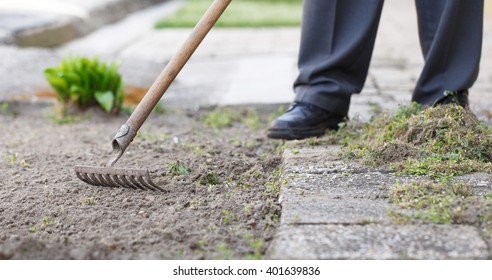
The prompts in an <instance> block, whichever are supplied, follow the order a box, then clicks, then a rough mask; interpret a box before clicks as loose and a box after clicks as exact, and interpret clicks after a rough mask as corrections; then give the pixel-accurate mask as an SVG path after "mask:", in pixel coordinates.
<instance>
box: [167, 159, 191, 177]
mask: <svg viewBox="0 0 492 280" xmlns="http://www.w3.org/2000/svg"><path fill="white" fill-rule="evenodd" d="M166 169H167V174H168V175H170V176H187V175H189V174H190V170H189V168H188V167H187V166H186V165H184V164H183V163H181V162H180V161H179V160H176V161H174V162H171V163H169V164H168V165H167V166H166Z"/></svg>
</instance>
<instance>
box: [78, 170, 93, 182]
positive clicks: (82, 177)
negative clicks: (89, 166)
mask: <svg viewBox="0 0 492 280" xmlns="http://www.w3.org/2000/svg"><path fill="white" fill-rule="evenodd" d="M75 174H76V175H77V177H78V178H79V179H80V180H82V181H84V182H86V183H88V184H90V183H89V181H87V179H86V177H85V175H86V174H85V173H82V172H75Z"/></svg>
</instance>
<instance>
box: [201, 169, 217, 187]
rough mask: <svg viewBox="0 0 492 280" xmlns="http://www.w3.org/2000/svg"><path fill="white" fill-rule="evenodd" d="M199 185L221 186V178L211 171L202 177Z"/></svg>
mask: <svg viewBox="0 0 492 280" xmlns="http://www.w3.org/2000/svg"><path fill="white" fill-rule="evenodd" d="M198 183H199V184H200V185H202V186H210V185H212V186H214V185H217V184H219V176H217V174H216V173H215V172H212V171H210V172H207V173H205V174H203V175H202V176H200V178H199V179H198Z"/></svg>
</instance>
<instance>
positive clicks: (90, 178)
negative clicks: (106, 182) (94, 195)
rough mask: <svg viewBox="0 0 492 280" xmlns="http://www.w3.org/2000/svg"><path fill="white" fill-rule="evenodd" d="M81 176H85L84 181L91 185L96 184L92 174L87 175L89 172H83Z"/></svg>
mask: <svg viewBox="0 0 492 280" xmlns="http://www.w3.org/2000/svg"><path fill="white" fill-rule="evenodd" d="M82 176H83V177H84V178H85V180H84V181H85V182H87V183H89V184H91V185H93V186H98V183H97V181H95V180H94V179H93V178H92V176H90V175H89V173H83V174H82Z"/></svg>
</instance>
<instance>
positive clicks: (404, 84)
mask: <svg viewBox="0 0 492 280" xmlns="http://www.w3.org/2000/svg"><path fill="white" fill-rule="evenodd" d="M22 1H28V0H16V1H10V0H2V3H0V61H2V67H0V77H2V79H1V80H0V101H2V100H11V99H13V98H14V99H15V98H19V96H25V95H29V96H28V97H29V98H28V99H29V100H33V101H36V99H35V98H33V96H32V93H33V92H35V91H37V90H40V89H43V88H47V87H48V85H47V84H46V81H45V80H44V77H43V75H42V70H43V69H44V68H46V67H48V66H51V65H55V64H57V63H58V61H59V59H60V58H61V57H63V56H66V55H68V54H74V55H78V54H83V55H89V56H92V55H97V56H100V57H102V58H104V59H111V60H119V61H121V62H122V65H121V71H122V74H123V76H124V79H125V81H126V82H127V84H131V85H135V86H141V87H148V86H150V85H151V84H152V82H153V80H154V79H155V77H156V76H157V75H158V74H159V73H160V71H161V70H162V68H163V67H164V66H165V64H166V63H167V61H169V59H170V58H171V56H172V55H173V54H174V53H175V52H176V50H177V49H178V48H179V46H180V44H181V43H182V42H183V40H184V39H185V38H186V37H187V36H188V34H189V32H190V30H189V29H166V30H154V29H153V28H152V24H153V23H154V22H155V21H156V20H157V19H159V18H160V17H162V16H164V15H166V14H169V13H171V12H173V11H174V10H175V9H177V8H178V7H179V6H180V5H181V4H182V1H165V2H163V3H161V4H159V5H157V6H153V7H152V8H149V9H144V10H140V11H139V12H136V13H132V14H130V15H129V16H128V17H126V18H125V19H124V20H122V21H119V22H116V23H114V24H109V25H108V23H110V22H113V21H115V20H116V19H120V18H122V17H123V15H126V14H125V13H119V14H118V13H117V12H116V11H117V10H119V9H120V8H121V9H122V10H125V9H124V7H125V6H124V5H126V4H125V3H126V2H129V1H127V0H105V1H82V0H81V1H75V0H71V1H62V2H64V3H70V5H76V4H77V5H78V6H77V7H79V8H81V7H82V8H84V9H85V11H86V12H85V14H84V15H86V16H92V17H95V16H96V15H99V14H101V13H102V12H99V13H98V12H96V11H107V10H104V9H103V8H104V7H106V6H108V7H113V8H111V13H113V12H114V13H115V15H114V17H111V18H109V19H104V20H103V19H102V18H101V19H100V20H99V21H98V20H96V21H94V22H92V21H90V20H87V18H86V17H84V16H82V15H81V14H80V13H75V12H73V13H71V14H68V15H67V14H63V15H59V14H56V13H53V11H51V12H50V11H49V12H46V13H38V14H37V17H35V18H33V21H36V20H37V23H38V24H39V23H40V22H41V23H43V24H44V22H47V26H50V24H49V22H50V20H52V19H53V17H54V15H53V14H55V15H56V18H57V19H58V20H59V21H58V22H60V21H61V22H64V21H65V20H66V21H67V22H75V23H77V24H76V26H77V28H78V29H77V30H78V31H77V32H75V31H74V32H73V33H74V35H71V36H67V37H66V38H65V37H63V36H60V37H62V38H61V39H63V40H62V41H65V40H71V41H70V42H69V43H67V44H64V45H61V46H58V47H57V48H54V49H41V48H19V47H18V46H15V45H5V44H4V45H2V44H1V43H2V42H4V43H5V42H7V43H17V44H18V45H24V43H23V42H28V41H29V40H27V39H22V38H23V37H22V36H23V35H22V34H30V33H33V34H36V33H35V32H37V31H36V30H37V29H36V28H29V24H31V21H24V20H22V19H23V17H25V15H26V14H27V13H28V12H27V11H23V12H19V13H17V12H16V13H13V12H12V10H6V9H4V8H5V6H6V5H13V4H12V3H14V2H17V3H23V2H22ZM36 1H37V0H31V2H36ZM31 2H30V3H31ZM49 2H50V3H51V2H53V3H55V2H57V1H55V0H52V1H51V0H50V1H49ZM101 2H103V3H104V5H103V4H101ZM133 2H139V3H140V2H142V3H144V2H145V3H151V2H152V3H154V2H160V1H157V0H154V1H152V0H148V1H132V3H133ZM26 3H27V2H26ZM57 3H58V4H59V1H58V2H57ZM80 3H84V5H82V6H80ZM97 3H99V4H97ZM127 4H128V3H127ZM66 5H68V4H66ZM111 5H118V7H119V8H118V9H116V8H115V6H111ZM413 5H414V4H413V1H410V0H407V1H387V3H386V4H385V7H384V11H383V17H382V19H381V25H380V30H379V34H378V39H377V42H376V48H375V52H374V55H373V61H372V64H371V68H370V72H369V77H368V80H367V82H366V86H365V88H364V90H363V92H362V93H361V94H360V95H355V96H354V97H353V100H352V106H351V109H350V117H351V118H356V117H358V118H360V119H362V120H368V119H369V117H370V115H371V114H372V111H373V110H374V108H375V107H379V108H381V109H384V110H393V109H395V108H396V107H397V105H398V104H401V103H407V102H408V101H409V100H410V93H411V92H412V89H413V85H414V83H415V81H416V79H417V77H418V75H419V72H420V69H421V67H422V65H423V59H422V56H421V54H420V47H419V45H418V36H417V27H416V15H415V9H414V6H413ZM488 5H489V6H488V7H490V3H488ZM142 7H143V6H140V7H134V8H128V9H126V13H128V12H130V11H134V10H137V9H140V8H142ZM69 10H70V9H69ZM6 11H7V12H6ZM104 14H106V13H104ZM5 15H7V16H5ZM9 17H10V18H9ZM38 17H39V18H38ZM60 19H61V20H60ZM19 22H21V23H22V24H20V23H19ZM6 23H7V24H6ZM35 23H36V22H34V23H32V24H34V25H35ZM89 23H94V24H96V23H97V24H98V25H97V26H96V25H90V24H89ZM43 24H41V26H44V25H43ZM103 25H104V27H102V28H99V29H98V30H97V31H95V32H92V33H90V34H88V35H87V36H85V37H81V38H79V39H76V40H73V39H74V38H78V37H80V36H81V35H82V34H87V32H88V31H89V30H94V29H96V28H97V27H99V26H103ZM26 26H27V27H26ZM67 26H71V25H70V24H67ZM66 28H68V29H67V30H70V28H72V29H75V28H74V27H66ZM22 30H26V31H22ZM54 30H55V31H56V30H58V31H57V34H59V33H58V32H59V29H54ZM80 30H82V31H80ZM484 35H485V36H484V47H483V59H482V65H481V73H480V76H479V78H478V80H477V83H476V85H475V87H474V88H473V89H472V91H471V92H472V94H471V98H470V99H471V104H472V105H471V106H472V110H473V111H474V112H475V113H476V114H477V115H478V116H479V117H480V119H482V120H483V121H486V122H488V123H492V120H491V118H492V114H491V109H490V108H492V98H491V97H492V70H490V69H492V65H491V64H492V17H491V15H490V14H488V16H487V17H486V21H485V31H484ZM33 36H34V35H33ZM299 36H300V33H299V29H298V28H274V29H269V28H265V29H214V30H213V31H212V32H211V33H210V34H209V36H208V37H207V38H206V39H205V41H204V42H203V44H202V46H201V47H200V48H199V49H198V51H197V52H196V54H195V55H194V56H193V58H192V59H191V60H190V62H189V63H188V64H187V66H186V67H185V68H184V70H183V71H182V73H181V74H180V75H179V76H178V79H177V80H176V82H175V83H174V84H173V85H172V86H171V88H170V89H169V91H168V93H166V95H165V96H164V97H163V99H162V102H164V104H165V105H166V106H182V107H188V106H193V107H195V106H202V105H213V104H219V105H236V104H261V103H267V104H278V103H282V104H284V103H285V104H286V103H289V102H290V101H291V100H292V99H293V94H292V90H291V87H292V81H293V79H294V77H295V75H296V73H297V70H296V57H297V49H298V45H299ZM34 37H35V36H34ZM55 43H59V42H50V43H49V44H43V45H42V46H47V45H50V46H51V45H54V44H55ZM26 45H30V44H27V43H26ZM23 98H25V97H23ZM338 149H339V148H338V147H332V146H329V147H325V146H316V147H308V148H301V149H299V151H298V152H299V153H293V148H288V149H287V150H286V152H285V156H284V160H283V165H284V177H285V179H287V181H288V184H286V185H285V186H284V187H283V189H282V191H281V201H282V206H283V212H282V218H281V226H280V229H279V232H278V234H277V237H276V239H275V240H274V243H273V245H272V247H271V248H270V250H269V257H271V258H280V259H283V258H294V259H324V258H328V259H338V258H341V259H346V258H349V259H357V258H364V259H365V258H369V259H394V258H417V259H429V258H431V259H450V258H451V259H455V258H463V259H468V258H473V259H483V258H488V257H490V255H489V252H490V248H488V247H487V244H486V242H485V241H484V240H483V239H482V237H481V235H480V233H479V232H478V230H477V229H476V228H473V227H470V226H450V225H418V226H416V225H407V226H396V225H392V224H391V223H390V221H389V220H388V217H387V209H388V207H390V205H389V203H388V201H387V189H384V188H381V186H382V185H390V184H391V183H392V182H394V181H395V180H396V179H398V180H402V178H396V177H394V176H393V175H391V174H388V173H386V172H384V170H383V171H381V170H370V169H367V168H364V167H360V166H357V165H350V164H347V163H345V162H343V161H341V160H340V158H338V156H337V151H338ZM477 176H481V177H480V180H478V179H477V180H475V181H477V182H479V183H477V186H476V187H477V188H478V187H479V186H478V185H480V187H481V190H482V191H484V192H492V179H491V176H490V175H489V174H482V175H477Z"/></svg>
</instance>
